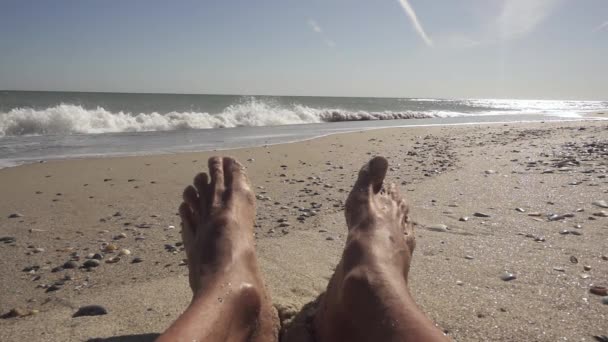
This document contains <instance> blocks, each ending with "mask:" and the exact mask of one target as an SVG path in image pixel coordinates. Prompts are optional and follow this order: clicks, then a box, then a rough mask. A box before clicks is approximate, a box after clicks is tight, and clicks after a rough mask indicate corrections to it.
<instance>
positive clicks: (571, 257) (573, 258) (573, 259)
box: [570, 255, 578, 264]
mask: <svg viewBox="0 0 608 342" xmlns="http://www.w3.org/2000/svg"><path fill="white" fill-rule="evenodd" d="M570 262H571V263H573V264H578V259H577V258H576V257H575V256H574V255H571V256H570Z"/></svg>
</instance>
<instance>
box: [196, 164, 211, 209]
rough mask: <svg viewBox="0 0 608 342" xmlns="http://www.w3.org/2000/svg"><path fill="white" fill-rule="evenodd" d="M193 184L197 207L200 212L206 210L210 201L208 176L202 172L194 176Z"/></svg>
mask: <svg viewBox="0 0 608 342" xmlns="http://www.w3.org/2000/svg"><path fill="white" fill-rule="evenodd" d="M194 186H195V187H196V190H197V191H198V199H199V208H200V210H201V212H203V213H204V212H206V211H207V208H208V207H207V206H208V205H209V203H210V199H209V176H207V174H206V173H204V172H202V173H199V174H198V175H196V177H194Z"/></svg>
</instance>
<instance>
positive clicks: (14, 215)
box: [8, 213, 23, 218]
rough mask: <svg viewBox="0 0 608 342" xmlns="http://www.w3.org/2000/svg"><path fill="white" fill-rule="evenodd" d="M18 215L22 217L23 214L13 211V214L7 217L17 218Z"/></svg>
mask: <svg viewBox="0 0 608 342" xmlns="http://www.w3.org/2000/svg"><path fill="white" fill-rule="evenodd" d="M19 217H23V214H19V213H14V214H10V215H8V218H19Z"/></svg>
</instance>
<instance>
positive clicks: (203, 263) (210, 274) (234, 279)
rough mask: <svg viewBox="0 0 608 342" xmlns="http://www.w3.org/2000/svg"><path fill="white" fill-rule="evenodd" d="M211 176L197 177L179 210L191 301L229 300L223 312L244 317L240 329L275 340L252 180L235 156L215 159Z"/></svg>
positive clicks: (254, 337)
mask: <svg viewBox="0 0 608 342" xmlns="http://www.w3.org/2000/svg"><path fill="white" fill-rule="evenodd" d="M209 175H210V176H211V177H209V176H208V175H207V174H205V173H200V174H198V175H197V176H196V177H195V179H194V187H193V186H188V187H187V188H186V189H185V190H184V194H183V197H184V203H182V205H181V206H180V208H179V213H180V215H181V218H182V238H183V241H184V246H185V249H186V255H187V257H188V268H189V271H190V274H189V280H190V287H191V288H192V292H193V300H192V302H193V303H195V302H197V299H199V298H202V297H208V296H214V297H216V298H214V300H217V302H219V303H223V304H225V307H223V308H222V310H223V311H222V312H228V313H227V316H229V320H230V321H239V320H240V321H241V322H240V323H238V324H237V325H240V326H238V327H237V328H238V329H241V328H242V329H245V330H248V331H247V332H246V334H245V335H242V334H241V335H242V336H246V337H247V338H251V339H252V340H254V341H255V340H259V341H276V340H277V338H278V317H277V314H276V310H275V309H274V308H273V306H272V303H271V301H270V297H269V296H268V293H267V292H266V289H265V287H264V283H263V281H262V278H261V274H260V271H259V267H258V264H257V258H256V253H255V246H254V238H253V224H254V219H255V197H254V194H253V192H252V190H251V187H250V185H249V180H248V179H247V176H246V174H245V171H244V168H243V166H242V165H241V164H239V163H238V162H237V161H236V160H234V159H232V158H221V157H213V158H210V159H209ZM192 305H194V304H192ZM231 327H234V326H232V325H231ZM221 333H224V334H225V335H221V336H224V337H225V340H229V339H231V338H229V334H230V332H229V331H223V332H221ZM217 336H218V337H219V336H220V335H217Z"/></svg>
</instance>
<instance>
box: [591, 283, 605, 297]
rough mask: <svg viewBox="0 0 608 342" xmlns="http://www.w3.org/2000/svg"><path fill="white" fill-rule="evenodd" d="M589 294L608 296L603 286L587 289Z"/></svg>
mask: <svg viewBox="0 0 608 342" xmlns="http://www.w3.org/2000/svg"><path fill="white" fill-rule="evenodd" d="M589 293H592V294H594V295H596V296H608V288H606V287H605V286H597V285H595V286H591V287H590V288H589Z"/></svg>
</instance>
